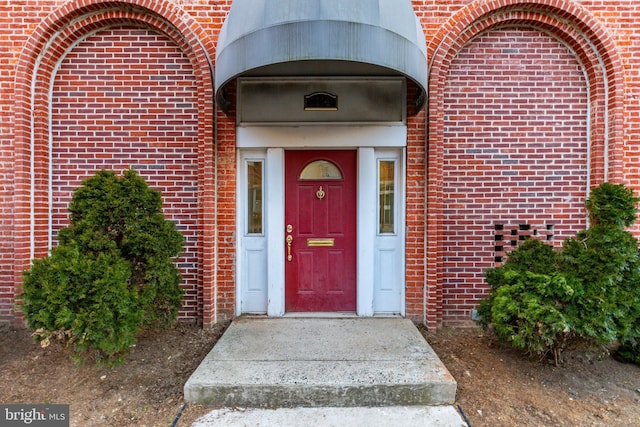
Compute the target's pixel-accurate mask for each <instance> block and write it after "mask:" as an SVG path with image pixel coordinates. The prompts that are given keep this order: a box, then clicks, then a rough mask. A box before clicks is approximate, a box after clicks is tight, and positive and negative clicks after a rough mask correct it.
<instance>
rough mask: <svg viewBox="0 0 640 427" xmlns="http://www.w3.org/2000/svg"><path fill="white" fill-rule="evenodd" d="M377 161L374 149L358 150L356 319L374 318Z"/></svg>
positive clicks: (364, 148) (363, 148)
mask: <svg viewBox="0 0 640 427" xmlns="http://www.w3.org/2000/svg"><path fill="white" fill-rule="evenodd" d="M375 176H376V158H375V152H374V149H373V148H371V147H362V148H359V149H358V273H357V277H358V288H357V289H358V290H357V295H358V303H357V314H358V316H373V314H374V313H373V281H374V271H375V269H374V268H373V267H374V262H375V252H374V247H375V241H374V237H375V230H376V210H375V206H376V200H375V199H376V179H375Z"/></svg>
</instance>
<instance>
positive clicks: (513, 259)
mask: <svg viewBox="0 0 640 427" xmlns="http://www.w3.org/2000/svg"><path fill="white" fill-rule="evenodd" d="M557 262H558V255H557V254H556V252H555V251H554V250H553V248H552V247H551V246H549V245H546V244H544V243H543V242H541V241H540V240H538V239H528V240H526V241H525V242H524V243H522V244H521V245H520V246H519V247H518V248H516V249H515V250H514V251H512V252H511V253H510V254H509V257H508V258H507V260H506V262H505V263H504V264H503V265H502V266H501V267H498V268H489V269H487V270H486V271H485V273H484V275H485V279H486V280H487V283H488V284H489V286H490V287H491V292H490V293H489V296H488V297H487V298H486V299H484V300H482V301H481V302H480V306H479V307H478V315H479V317H480V323H481V324H482V325H483V326H485V327H486V326H488V325H489V324H490V323H491V321H492V315H491V307H492V306H493V302H494V299H495V296H496V291H497V290H498V288H500V287H501V286H503V285H505V284H507V282H508V281H507V279H506V278H505V275H506V274H507V273H508V272H510V273H514V274H524V273H526V272H531V273H534V274H542V275H550V274H552V273H554V272H555V271H556V269H557ZM509 280H511V279H509Z"/></svg>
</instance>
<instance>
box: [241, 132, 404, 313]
mask: <svg viewBox="0 0 640 427" xmlns="http://www.w3.org/2000/svg"><path fill="white" fill-rule="evenodd" d="M406 141H407V128H406V126H404V125H396V126H382V125H370V126H346V125H344V126H300V127H279V126H247V127H238V128H237V147H238V180H237V182H238V187H237V208H238V209H237V233H238V234H237V236H238V240H237V241H238V248H237V253H236V255H237V257H238V261H237V269H238V270H237V272H236V295H237V298H236V301H237V304H236V314H238V315H240V314H243V313H245V312H251V311H250V310H246V308H245V307H244V305H243V296H244V295H246V291H247V289H248V287H249V286H250V284H249V283H247V280H248V277H249V270H250V269H251V268H252V266H250V265H248V263H247V250H248V249H249V248H248V246H247V245H248V242H249V241H251V242H253V241H254V240H255V239H253V240H252V239H247V235H246V221H247V220H246V215H245V212H246V203H247V202H246V200H245V194H246V178H245V175H246V167H245V161H246V159H260V158H261V159H264V165H265V166H264V194H263V206H264V215H265V222H264V224H265V230H264V231H265V232H264V237H263V238H264V248H265V250H264V251H263V253H262V255H261V256H262V257H264V258H262V259H261V260H260V261H259V262H256V264H259V265H262V266H266V271H263V272H257V271H251V272H250V273H251V274H252V275H255V274H259V275H264V276H265V277H266V278H267V280H266V281H264V282H262V281H258V282H260V286H263V287H264V289H263V290H264V293H265V298H266V301H265V303H266V314H267V315H268V316H272V317H279V316H283V315H284V314H285V302H284V301H285V272H284V266H285V254H284V241H285V221H284V167H285V164H284V152H285V149H288V148H290V149H294V148H295V149H305V148H309V149H311V148H313V149H336V148H344V149H357V151H358V173H357V177H358V183H357V227H358V229H357V235H358V237H357V239H358V242H357V290H356V292H357V307H356V310H357V311H356V314H357V315H358V316H366V317H368V316H373V315H375V314H379V313H376V312H374V299H375V298H376V295H375V294H374V288H375V287H376V284H375V283H376V279H377V278H376V269H375V268H372V266H374V265H375V263H376V258H377V255H378V254H377V251H378V250H379V246H380V244H379V242H380V238H379V237H380V236H379V235H378V233H377V224H378V218H377V210H376V207H377V206H378V200H377V198H378V189H377V179H374V177H377V164H378V162H377V160H378V159H379V158H380V156H379V155H378V154H376V153H378V152H379V150H382V149H383V148H385V149H388V150H383V151H382V152H384V153H387V154H388V153H389V152H395V153H397V155H396V157H397V159H398V164H399V166H400V169H399V176H403V172H402V171H404V163H405V161H404V158H405V155H404V153H405V150H404V149H403V148H402V147H405V146H406ZM387 157H388V156H387ZM399 181H400V182H398V190H399V194H398V196H399V197H398V200H397V202H396V204H397V206H398V215H397V216H398V229H397V233H396V234H397V239H396V242H397V243H396V244H395V246H396V252H397V253H396V258H397V259H395V258H394V260H395V261H394V265H395V267H394V270H396V272H395V273H394V274H393V276H394V280H393V282H394V286H396V288H397V292H398V293H399V294H400V296H399V299H400V301H401V302H400V304H399V306H398V307H397V309H394V310H392V311H393V313H394V314H400V315H404V312H405V304H404V301H405V294H404V289H405V286H404V284H405V271H404V230H405V221H406V220H405V215H404V201H405V195H404V193H405V185H404V179H400V180H399ZM252 245H253V246H252V248H255V247H256V246H255V242H254V243H252ZM258 247H260V246H258ZM252 254H253V255H252V256H256V255H255V251H254V252H252ZM261 277H262V276H261ZM263 283H264V284H263ZM251 286H252V287H253V288H255V287H256V284H255V283H252V284H251ZM258 291H260V289H258ZM384 314H392V313H384Z"/></svg>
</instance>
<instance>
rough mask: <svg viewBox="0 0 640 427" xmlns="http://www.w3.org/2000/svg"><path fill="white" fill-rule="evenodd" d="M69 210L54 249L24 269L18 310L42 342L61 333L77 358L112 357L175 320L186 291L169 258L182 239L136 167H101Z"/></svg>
mask: <svg viewBox="0 0 640 427" xmlns="http://www.w3.org/2000/svg"><path fill="white" fill-rule="evenodd" d="M69 211H70V213H71V215H70V226H69V227H67V228H64V229H62V230H60V232H59V234H58V240H59V246H57V247H55V248H54V249H53V250H52V251H51V255H50V256H49V257H47V258H44V259H40V260H34V262H33V265H32V267H31V269H29V270H27V271H26V272H25V274H24V291H23V294H22V306H21V308H22V311H23V312H24V313H25V317H26V319H27V323H28V325H29V327H30V328H32V329H35V330H36V333H35V337H36V339H38V340H41V341H43V343H44V344H46V343H48V342H49V340H50V338H52V337H58V338H62V339H64V340H67V341H69V342H70V343H72V344H73V348H74V351H75V353H76V355H77V356H78V357H80V358H82V357H84V356H86V355H88V354H92V355H95V357H96V358H98V359H101V360H108V361H115V362H117V361H119V360H121V357H122V355H123V354H124V353H125V352H126V350H127V349H128V348H129V347H130V346H131V345H132V344H133V343H134V342H135V337H136V334H137V333H138V332H139V331H140V329H141V327H142V326H144V325H151V324H154V323H157V322H170V321H172V320H174V319H175V317H176V315H177V312H178V310H179V308H180V305H181V303H182V294H183V291H182V289H181V288H180V282H181V280H182V278H181V276H180V273H179V271H178V269H177V268H176V266H175V265H174V263H173V260H172V258H173V257H175V256H177V255H178V254H179V253H180V252H181V251H182V247H183V242H184V238H183V236H182V234H181V233H180V232H179V231H178V230H177V229H176V227H175V224H173V223H172V222H171V221H168V220H166V219H165V218H164V215H163V214H162V200H161V197H160V193H159V192H158V191H156V190H152V189H150V188H149V187H148V185H147V184H146V182H145V181H144V180H143V179H142V178H141V177H139V176H138V175H137V174H136V173H135V171H133V170H128V171H126V172H125V174H124V176H123V177H122V178H119V177H117V176H116V174H115V173H114V172H112V171H101V172H98V173H97V174H96V175H95V176H94V177H92V178H89V179H88V180H86V181H84V182H83V185H82V186H81V187H80V188H78V189H77V190H76V191H75V193H74V195H73V198H72V200H71V203H70V205H69Z"/></svg>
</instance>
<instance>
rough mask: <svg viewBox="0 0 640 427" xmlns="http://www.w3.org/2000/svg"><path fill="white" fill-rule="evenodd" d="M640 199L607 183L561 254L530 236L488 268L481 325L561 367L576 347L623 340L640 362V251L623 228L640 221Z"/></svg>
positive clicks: (597, 192) (593, 198)
mask: <svg viewBox="0 0 640 427" xmlns="http://www.w3.org/2000/svg"><path fill="white" fill-rule="evenodd" d="M638 200H639V199H638V198H637V197H635V196H634V195H633V192H632V191H631V190H629V189H627V188H626V187H625V186H624V185H621V184H611V183H604V184H602V185H601V186H599V187H597V188H595V189H594V190H593V191H592V193H591V195H590V197H589V198H588V199H587V202H586V207H587V210H588V213H589V218H590V220H591V226H590V227H589V228H588V229H587V230H584V231H581V232H579V233H578V234H577V235H576V236H575V237H573V238H570V239H567V240H565V242H563V246H562V250H560V251H558V252H555V251H554V250H553V249H552V248H551V247H550V246H549V245H546V244H544V243H542V242H540V241H537V240H534V239H531V240H529V241H527V242H525V243H524V244H523V245H522V246H521V247H519V248H518V249H516V250H515V251H513V252H512V253H511V254H510V256H509V258H508V259H507V262H506V263H505V264H504V265H503V266H501V267H497V268H493V269H488V270H487V271H486V272H485V278H486V280H487V282H488V284H489V285H490V286H491V290H490V293H489V296H488V297H487V298H486V299H485V300H483V301H482V302H481V303H480V306H479V310H478V312H479V315H480V322H481V324H482V325H483V326H485V327H487V326H489V325H491V326H492V327H493V329H494V330H495V332H496V335H497V336H498V338H500V339H501V340H503V341H505V342H507V343H509V344H511V345H513V346H514V347H517V348H521V349H526V350H527V351H529V352H531V353H535V354H538V355H541V356H545V355H546V356H548V355H553V358H554V360H555V362H556V363H560V362H561V361H562V352H563V351H564V350H565V349H566V348H567V347H568V346H570V345H572V344H577V343H584V344H587V345H589V346H609V345H611V344H613V343H616V342H621V343H622V346H621V349H622V350H624V354H625V355H627V356H626V357H627V358H628V359H631V360H633V359H634V355H635V360H637V359H638V358H640V357H639V355H640V352H639V346H638V342H639V341H640V251H639V248H638V241H637V240H636V239H635V238H634V237H633V235H632V234H631V233H630V232H629V231H627V230H625V229H624V227H628V226H629V225H631V224H632V223H633V222H634V220H635V215H636V204H637V203H638ZM545 247H546V248H545ZM552 254H553V255H552ZM621 357H624V356H622V355H621Z"/></svg>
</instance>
